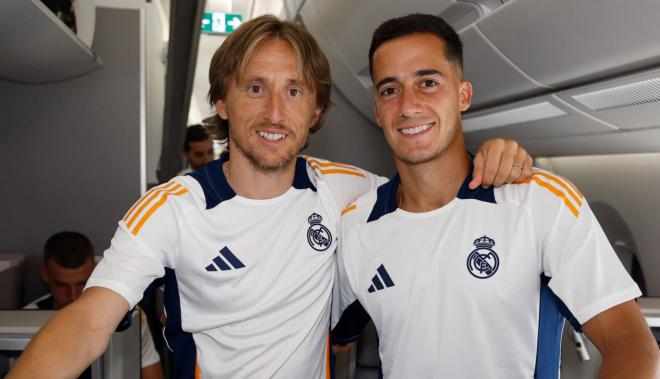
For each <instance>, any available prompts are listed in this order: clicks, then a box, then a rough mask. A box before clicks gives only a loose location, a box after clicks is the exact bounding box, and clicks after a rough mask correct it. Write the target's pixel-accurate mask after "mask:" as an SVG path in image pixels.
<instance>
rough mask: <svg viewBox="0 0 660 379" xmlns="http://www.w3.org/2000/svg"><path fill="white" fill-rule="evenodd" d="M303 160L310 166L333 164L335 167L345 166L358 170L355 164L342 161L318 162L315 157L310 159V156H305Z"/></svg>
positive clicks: (329, 165) (328, 165)
mask: <svg viewBox="0 0 660 379" xmlns="http://www.w3.org/2000/svg"><path fill="white" fill-rule="evenodd" d="M305 160H306V161H307V163H309V165H310V166H314V165H316V166H319V167H331V166H335V167H341V168H346V169H349V170H356V171H357V170H359V169H358V168H357V167H355V166H351V165H347V164H343V163H335V162H319V161H317V160H316V159H310V158H305Z"/></svg>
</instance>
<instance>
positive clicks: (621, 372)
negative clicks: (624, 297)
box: [582, 300, 660, 379]
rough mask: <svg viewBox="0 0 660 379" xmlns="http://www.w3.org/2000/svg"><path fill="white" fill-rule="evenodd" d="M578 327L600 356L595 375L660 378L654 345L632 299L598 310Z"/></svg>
mask: <svg viewBox="0 0 660 379" xmlns="http://www.w3.org/2000/svg"><path fill="white" fill-rule="evenodd" d="M582 329H583V330H584V331H585V333H586V334H587V336H588V337H589V339H590V340H591V341H592V342H593V343H594V344H595V345H596V347H597V348H598V350H599V351H600V353H601V355H602V356H603V364H602V365H601V368H600V374H599V378H601V379H605V378H607V379H609V378H617V379H618V378H633V379H637V378H640V379H642V378H644V379H646V378H648V379H651V378H653V379H656V378H660V372H659V367H658V365H659V361H658V359H659V358H660V355H659V353H658V345H657V343H656V342H655V338H653V335H652V334H651V330H650V329H649V326H648V325H647V324H646V321H645V320H644V316H642V313H641V312H640V310H639V308H638V307H637V304H636V303H635V302H634V301H632V300H630V301H627V302H625V303H622V304H619V305H617V306H614V307H612V308H610V309H608V310H606V311H604V312H602V313H600V314H599V315H597V316H596V317H594V318H592V319H591V320H589V321H588V322H587V323H585V324H584V325H583V327H582Z"/></svg>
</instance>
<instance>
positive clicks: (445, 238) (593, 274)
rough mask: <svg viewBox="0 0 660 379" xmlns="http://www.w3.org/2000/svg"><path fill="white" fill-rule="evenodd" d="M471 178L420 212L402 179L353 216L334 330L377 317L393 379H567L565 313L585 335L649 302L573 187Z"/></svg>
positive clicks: (352, 328) (538, 174) (347, 218)
mask: <svg viewBox="0 0 660 379" xmlns="http://www.w3.org/2000/svg"><path fill="white" fill-rule="evenodd" d="M471 179H472V178H471V177H468V178H467V179H466V180H465V182H464V184H463V186H462V188H461V189H460V192H459V194H458V196H457V197H456V198H455V199H454V200H452V201H451V202H449V203H448V204H446V205H445V206H443V207H441V208H439V209H435V210H432V211H429V212H424V213H411V212H406V211H404V210H402V209H399V208H397V201H396V192H397V187H398V185H399V178H398V177H396V176H395V177H394V178H393V179H392V181H390V182H389V183H387V184H385V185H383V186H381V187H380V188H378V190H376V191H373V192H371V193H370V194H368V195H366V196H364V197H362V198H360V199H359V200H358V201H357V202H356V203H355V204H354V205H352V206H351V207H350V209H352V210H351V211H350V212H347V213H346V214H345V215H344V216H343V217H342V226H341V233H340V236H339V239H340V241H339V248H338V273H339V277H338V279H337V288H336V296H337V298H336V300H335V301H334V304H333V328H334V329H333V332H332V333H333V336H334V337H335V338H337V339H338V341H345V342H347V341H350V340H352V339H355V337H356V336H357V333H359V330H360V328H361V327H362V326H363V325H364V323H365V322H366V321H368V318H369V316H370V317H371V319H372V320H373V321H374V324H375V326H376V330H377V332H378V336H379V353H380V357H381V361H382V370H383V374H384V377H385V378H531V377H535V378H557V377H558V375H559V348H560V341H561V340H560V339H561V331H562V327H563V322H564V317H568V318H569V319H572V321H573V322H574V324H576V326H577V327H578V328H579V327H580V324H584V323H585V322H586V321H588V320H589V319H591V318H592V317H594V316H595V315H597V314H598V313H600V312H602V311H604V310H606V309H608V308H610V307H612V306H615V305H617V304H619V303H622V302H624V301H627V300H630V299H633V298H635V297H638V296H640V291H639V289H638V288H637V285H636V284H635V283H634V282H633V281H632V279H631V278H630V277H629V276H628V274H627V273H626V271H625V269H624V268H623V266H622V265H621V263H620V262H619V260H618V258H617V256H616V254H615V253H614V251H613V250H612V248H611V246H610V245H609V243H608V241H607V238H606V237H605V235H604V233H603V231H602V229H601V228H600V226H599V225H598V223H597V221H596V219H595V217H594V215H593V214H592V212H591V210H590V209H589V206H588V205H587V202H586V200H585V199H584V197H583V196H582V195H581V194H580V192H579V191H578V190H577V188H575V187H574V186H573V185H572V184H571V183H570V182H568V181H567V180H565V179H563V178H561V177H559V176H557V175H554V174H551V173H549V172H546V171H540V170H535V171H534V173H533V177H532V178H531V179H530V181H529V182H528V183H527V184H512V185H505V186H503V187H500V188H495V189H492V188H490V189H482V188H479V189H477V190H474V191H472V190H470V189H469V188H468V186H467V184H468V183H469V182H470V180H471ZM342 313H343V315H342V317H341V320H340V319H339V316H340V315H341V314H342ZM562 314H563V315H564V316H562ZM573 316H574V318H573Z"/></svg>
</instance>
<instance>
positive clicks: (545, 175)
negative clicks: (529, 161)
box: [532, 172, 582, 206]
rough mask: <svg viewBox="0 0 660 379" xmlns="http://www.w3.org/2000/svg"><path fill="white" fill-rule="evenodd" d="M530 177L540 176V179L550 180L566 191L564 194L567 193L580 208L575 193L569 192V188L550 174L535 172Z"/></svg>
mask: <svg viewBox="0 0 660 379" xmlns="http://www.w3.org/2000/svg"><path fill="white" fill-rule="evenodd" d="M532 175H539V176H542V177H544V178H548V179H550V180H552V181H553V182H555V183H557V184H559V185H560V186H561V187H562V188H563V189H565V190H566V192H568V194H569V195H571V197H572V198H573V200H575V202H576V203H577V204H578V205H579V206H582V202H581V201H580V198H579V197H578V196H577V195H576V194H575V192H573V191H572V190H571V188H570V187H569V186H567V185H566V184H565V183H564V181H563V180H560V179H558V178H557V177H556V176H553V175H550V174H546V173H544V172H535V173H533V174H532ZM568 183H570V182H568Z"/></svg>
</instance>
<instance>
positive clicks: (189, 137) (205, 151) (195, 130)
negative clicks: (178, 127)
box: [177, 124, 215, 175]
mask: <svg viewBox="0 0 660 379" xmlns="http://www.w3.org/2000/svg"><path fill="white" fill-rule="evenodd" d="M183 155H184V157H185V158H186V161H187V162H188V167H186V168H185V169H183V170H181V171H179V173H178V174H177V175H185V174H187V173H189V172H193V171H195V170H197V169H199V168H201V167H202V166H204V165H205V164H207V163H209V162H211V161H212V160H213V159H215V156H214V155H213V137H211V136H210V135H209V134H208V133H207V132H206V129H205V128H204V127H203V126H202V125H199V124H198V125H192V126H189V127H188V128H187V130H186V141H185V142H184V144H183Z"/></svg>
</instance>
